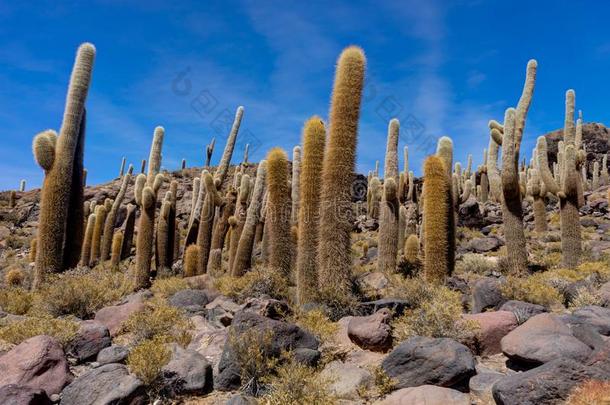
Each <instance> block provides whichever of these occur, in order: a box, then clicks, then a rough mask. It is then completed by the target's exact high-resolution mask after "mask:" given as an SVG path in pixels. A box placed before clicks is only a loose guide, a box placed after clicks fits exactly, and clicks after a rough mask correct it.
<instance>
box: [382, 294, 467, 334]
mask: <svg viewBox="0 0 610 405" xmlns="http://www.w3.org/2000/svg"><path fill="white" fill-rule="evenodd" d="M461 316H462V300H461V295H460V293H457V292H455V291H451V290H450V289H448V288H447V287H445V286H435V287H433V289H432V293H431V294H430V295H429V296H428V297H427V298H425V299H424V300H423V301H422V302H421V304H420V305H419V307H418V308H416V309H413V310H410V311H407V312H406V313H405V314H404V315H403V316H401V317H399V318H397V319H396V320H395V321H394V322H393V335H394V338H395V339H396V342H397V343H400V342H402V341H403V340H405V339H408V338H410V337H413V336H428V337H435V338H440V337H448V338H452V339H455V340H464V339H466V338H468V337H469V336H471V335H472V333H473V332H474V331H475V330H476V329H478V328H479V326H478V324H477V323H476V322H470V321H466V322H465V321H463V320H462V319H461Z"/></svg>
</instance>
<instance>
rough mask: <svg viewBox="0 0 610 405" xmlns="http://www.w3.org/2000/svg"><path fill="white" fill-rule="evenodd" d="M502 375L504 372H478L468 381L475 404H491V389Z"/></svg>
mask: <svg viewBox="0 0 610 405" xmlns="http://www.w3.org/2000/svg"><path fill="white" fill-rule="evenodd" d="M503 377H504V374H501V373H496V372H492V371H489V372H484V373H479V374H477V375H475V376H474V377H472V378H471V379H470V381H469V382H468V390H469V391H470V395H471V396H472V398H473V399H474V400H475V403H477V404H493V403H494V399H493V393H492V389H493V386H494V384H495V383H496V382H498V381H499V380H500V379H502V378H503Z"/></svg>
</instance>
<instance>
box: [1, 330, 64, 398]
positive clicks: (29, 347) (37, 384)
mask: <svg viewBox="0 0 610 405" xmlns="http://www.w3.org/2000/svg"><path fill="white" fill-rule="evenodd" d="M70 380H71V375H70V371H69V369H68V361H67V360H66V356H65V354H64V351H63V349H62V348H61V345H60V344H59V342H58V341H57V340H55V339H54V338H52V337H50V336H46V335H40V336H34V337H31V338H29V339H27V340H25V341H24V342H22V343H20V344H18V345H17V346H15V347H13V348H12V349H11V350H10V351H9V352H7V353H6V354H4V355H3V356H2V357H0V386H3V385H7V384H17V385H19V386H20V387H28V388H32V389H34V390H39V389H43V390H45V391H46V393H47V395H53V394H59V393H60V392H61V389H62V388H63V387H64V386H65V385H66V384H68V383H69V382H70Z"/></svg>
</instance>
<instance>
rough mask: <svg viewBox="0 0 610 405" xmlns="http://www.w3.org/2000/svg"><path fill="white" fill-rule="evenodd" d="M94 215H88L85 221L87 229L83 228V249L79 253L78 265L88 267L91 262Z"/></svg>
mask: <svg viewBox="0 0 610 405" xmlns="http://www.w3.org/2000/svg"><path fill="white" fill-rule="evenodd" d="M95 219H96V218H95V214H90V215H89V218H88V219H87V227H86V228H85V236H84V240H83V249H82V252H81V259H80V265H81V266H89V260H91V241H92V240H93V228H94V227H95Z"/></svg>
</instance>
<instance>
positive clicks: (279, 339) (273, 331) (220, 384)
mask: <svg viewBox="0 0 610 405" xmlns="http://www.w3.org/2000/svg"><path fill="white" fill-rule="evenodd" d="M231 331H232V333H234V336H235V339H236V341H239V339H240V336H242V335H244V334H245V333H246V332H248V333H254V334H255V336H261V337H265V336H270V339H269V342H268V345H265V346H264V347H262V350H263V354H264V355H265V357H268V358H278V357H279V356H280V355H281V353H282V352H284V351H287V350H295V349H299V348H306V349H311V350H317V349H318V345H319V342H318V340H317V339H316V338H315V337H314V336H313V335H312V334H311V333H309V332H306V331H304V330H303V329H301V328H299V327H298V326H296V325H294V324H291V323H288V322H283V321H278V320H274V319H270V318H266V317H264V316H261V315H258V314H256V313H253V312H249V311H240V312H238V313H237V314H235V318H234V319H233V324H232V325H231ZM240 374H241V373H240V365H239V361H238V359H237V358H236V353H235V350H234V349H233V347H232V342H231V339H228V340H227V341H226V343H225V345H224V349H223V352H222V356H221V358H220V363H219V364H218V375H217V377H216V378H215V380H214V385H215V388H216V389H218V390H221V391H229V390H232V389H236V388H239V386H240V385H241V381H240V377H239V376H240Z"/></svg>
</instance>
